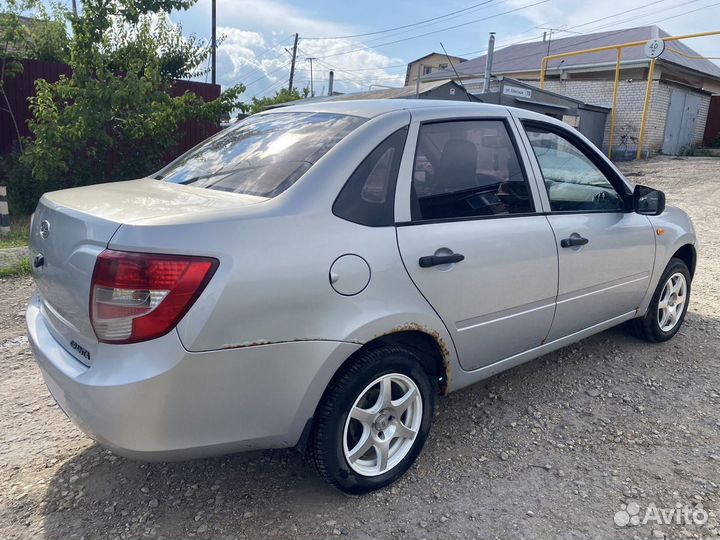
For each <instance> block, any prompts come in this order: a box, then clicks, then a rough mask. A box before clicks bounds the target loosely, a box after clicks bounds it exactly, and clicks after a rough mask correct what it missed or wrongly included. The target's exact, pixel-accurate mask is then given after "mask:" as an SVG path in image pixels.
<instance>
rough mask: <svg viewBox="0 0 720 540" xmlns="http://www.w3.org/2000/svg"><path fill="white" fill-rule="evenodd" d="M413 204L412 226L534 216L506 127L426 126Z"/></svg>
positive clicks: (498, 123)
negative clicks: (414, 223)
mask: <svg viewBox="0 0 720 540" xmlns="http://www.w3.org/2000/svg"><path fill="white" fill-rule="evenodd" d="M411 205H412V206H411V214H412V219H413V221H421V220H428V219H456V218H468V217H480V216H494V215H506V214H526V213H529V212H533V211H534V206H533V201H532V194H531V191H530V186H529V184H528V181H527V178H526V177H525V173H524V171H523V168H522V166H521V163H520V160H519V158H518V154H517V151H516V149H515V145H514V143H513V141H512V139H511V138H510V134H509V132H508V130H507V127H506V125H505V123H504V122H503V121H502V120H462V121H448V122H433V123H428V124H423V125H422V126H421V127H420V133H419V135H418V144H417V151H416V154H415V164H414V169H413V183H412V201H411Z"/></svg>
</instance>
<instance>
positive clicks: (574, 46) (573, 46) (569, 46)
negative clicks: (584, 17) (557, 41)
mask: <svg viewBox="0 0 720 540" xmlns="http://www.w3.org/2000/svg"><path fill="white" fill-rule="evenodd" d="M698 1H700V0H690V1H689V2H683V3H681V4H678V5H676V6H672V7H671V8H670V9H676V8H679V7H684V6H685V5H687V4H693V3H695V2H698ZM718 4H720V2H718V3H716V4H710V5H708V6H704V7H701V8H699V9H696V10H692V11H685V12H683V13H680V14H678V15H673V16H670V17H665V18H664V19H660V20H658V21H653V22H648V23H645V24H644V25H643V26H647V25H652V24H656V23H658V22H662V21H666V20H670V19H676V18H678V17H683V16H685V15H687V14H689V13H694V12H695V11H700V10H703V9H706V8H709V7H713V6H716V5H718ZM624 22H626V21H618V22H615V23H612V24H609V25H607V26H614V25H615V24H623V23H624ZM607 26H606V27H607ZM573 28H574V27H573ZM600 28H601V27H597V28H592V29H591V31H594V30H599V29H600ZM627 30H628V29H627V28H622V29H620V30H616V31H614V32H603V35H601V36H595V37H590V38H588V39H584V40H580V41H574V42H572V43H569V44H567V45H565V46H560V47H556V48H555V49H554V50H553V51H552V52H553V53H558V52H562V51H566V50H568V49H577V47H578V45H583V44H585V43H592V42H594V41H599V40H601V39H606V38H607V37H608V36H613V35H617V34H622V33H623V32H626V31H627ZM536 55H537V53H530V54H524V55H519V56H513V57H511V58H505V59H502V60H500V61H498V62H495V64H494V65H495V66H497V65H501V64H506V63H508V62H511V61H514V60H522V59H523V58H530V57H532V56H536Z"/></svg>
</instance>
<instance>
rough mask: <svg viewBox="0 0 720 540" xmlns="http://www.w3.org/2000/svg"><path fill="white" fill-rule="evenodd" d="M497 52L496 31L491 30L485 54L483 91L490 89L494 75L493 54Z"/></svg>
mask: <svg viewBox="0 0 720 540" xmlns="http://www.w3.org/2000/svg"><path fill="white" fill-rule="evenodd" d="M494 52H495V32H490V39H489V40H488V50H487V54H486V55H485V77H484V79H483V92H489V91H490V77H491V76H492V64H493V54H494Z"/></svg>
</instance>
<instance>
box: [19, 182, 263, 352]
mask: <svg viewBox="0 0 720 540" xmlns="http://www.w3.org/2000/svg"><path fill="white" fill-rule="evenodd" d="M264 200H266V199H264V198H262V197H253V196H245V195H239V194H234V193H223V192H218V191H211V190H206V189H202V188H194V187H189V186H182V185H177V184H167V183H164V182H160V181H157V180H150V179H143V180H133V181H129V182H117V183H112V184H102V185H96V186H87V187H82V188H73V189H67V190H63V191H56V192H52V193H47V194H45V195H43V197H42V199H41V200H40V202H39V203H38V206H37V209H36V210H35V213H34V214H33V219H32V223H31V227H30V242H29V244H30V257H31V264H32V265H33V272H32V273H33V279H34V280H35V284H36V286H37V288H38V291H39V294H40V308H41V311H42V314H43V316H44V317H45V320H46V322H47V323H48V326H49V328H50V331H51V333H52V334H53V335H54V336H55V338H56V339H57V340H58V342H59V343H61V344H62V345H63V347H65V348H66V349H67V350H68V352H70V353H71V354H72V355H73V356H75V358H77V359H78V360H79V361H80V362H82V363H84V364H85V365H88V366H89V365H91V364H92V361H93V359H94V357H95V353H96V351H97V347H98V341H97V338H96V336H95V332H94V331H93V328H92V325H91V323H90V314H89V302H90V284H91V280H92V274H93V270H94V268H95V260H96V259H97V256H98V255H99V254H100V253H101V252H102V251H103V250H105V249H106V248H107V246H108V243H109V242H110V240H111V238H112V237H113V235H114V234H115V232H116V231H117V230H118V229H119V228H120V226H121V225H122V224H124V223H133V224H139V223H143V224H148V225H152V224H154V223H167V222H168V221H169V220H185V219H190V218H197V217H199V216H201V215H202V214H207V215H217V213H218V212H220V211H224V210H233V209H234V210H237V209H238V208H239V207H242V206H246V205H248V204H254V203H259V202H262V201H264Z"/></svg>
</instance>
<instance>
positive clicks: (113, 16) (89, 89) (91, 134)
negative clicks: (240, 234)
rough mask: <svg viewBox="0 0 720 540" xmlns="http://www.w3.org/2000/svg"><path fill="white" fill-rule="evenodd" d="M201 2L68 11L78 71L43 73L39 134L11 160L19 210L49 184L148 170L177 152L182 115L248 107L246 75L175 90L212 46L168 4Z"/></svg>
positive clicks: (99, 4)
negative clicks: (226, 84)
mask: <svg viewBox="0 0 720 540" xmlns="http://www.w3.org/2000/svg"><path fill="white" fill-rule="evenodd" d="M193 3H194V0H115V1H112V2H108V1H107V0H86V1H85V2H83V11H82V15H81V16H79V17H74V16H71V15H69V16H68V17H69V19H70V21H71V23H72V28H73V35H72V38H71V39H70V44H69V49H70V62H69V64H70V67H71V68H72V71H73V73H72V75H71V76H70V77H61V78H60V79H59V80H58V81H57V82H55V83H49V82H47V81H44V80H38V81H36V92H37V93H36V96H35V97H34V98H32V99H31V102H30V107H31V110H32V113H33V119H32V120H31V121H30V122H29V128H30V130H31V131H32V133H33V135H34V137H33V139H31V140H26V141H24V143H25V144H24V146H25V148H24V151H21V153H20V154H19V155H17V156H16V159H11V160H9V163H8V164H7V165H6V176H7V180H8V190H9V191H10V192H11V193H12V195H11V196H10V197H11V199H10V200H11V204H12V205H13V207H14V210H15V211H16V212H27V211H32V209H33V208H34V206H35V204H36V203H37V199H38V197H39V195H40V194H41V193H43V192H45V191H50V190H53V189H61V188H68V187H74V186H80V185H87V184H94V183H99V182H110V181H117V180H127V179H131V178H138V177H142V176H146V175H148V174H150V173H152V172H154V171H156V170H158V169H159V168H160V167H161V166H162V165H163V164H164V163H165V162H167V160H168V158H169V157H171V156H173V155H175V154H176V153H177V145H178V133H179V127H180V126H181V125H182V124H183V123H184V122H186V121H188V120H191V119H192V120H205V121H208V122H212V123H216V124H217V123H219V121H220V119H221V118H222V117H223V116H224V115H227V114H228V113H229V112H230V111H232V110H233V109H237V108H242V107H243V106H242V104H241V103H240V102H239V96H240V94H241V93H242V92H243V91H244V89H245V88H244V87H243V86H242V85H236V86H234V87H232V88H229V89H227V90H225V91H224V92H223V93H222V95H221V96H220V97H219V98H218V99H216V100H214V101H211V102H207V103H205V102H203V101H202V99H201V98H200V97H198V96H197V95H195V94H193V93H190V92H186V93H185V94H184V95H181V96H177V97H172V96H171V95H170V88H171V86H172V82H173V79H174V78H176V77H182V76H192V75H197V74H200V73H202V72H203V70H202V68H201V66H202V65H204V63H205V61H206V59H207V57H208V55H209V54H210V49H209V48H208V47H203V46H201V45H199V44H198V42H197V40H196V39H195V38H189V39H186V38H184V37H183V36H182V32H181V29H180V28H178V27H176V26H174V25H172V24H170V23H169V22H168V19H167V14H168V12H169V10H171V9H186V8H187V7H189V6H190V5H192V4H193Z"/></svg>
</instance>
